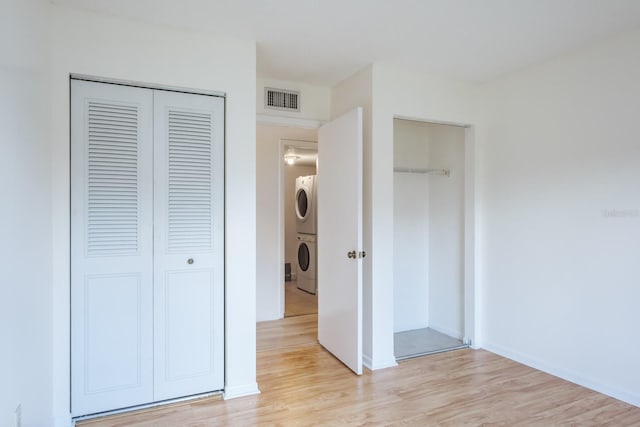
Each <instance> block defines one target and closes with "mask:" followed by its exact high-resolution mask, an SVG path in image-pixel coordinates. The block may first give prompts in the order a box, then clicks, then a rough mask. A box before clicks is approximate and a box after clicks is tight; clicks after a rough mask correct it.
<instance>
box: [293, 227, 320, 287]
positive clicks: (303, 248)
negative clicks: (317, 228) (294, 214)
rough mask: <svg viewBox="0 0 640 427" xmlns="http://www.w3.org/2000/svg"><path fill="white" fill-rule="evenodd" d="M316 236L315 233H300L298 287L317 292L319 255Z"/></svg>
mask: <svg viewBox="0 0 640 427" xmlns="http://www.w3.org/2000/svg"><path fill="white" fill-rule="evenodd" d="M316 250H317V243H316V236H315V235H313V234H300V233H299V234H298V264H297V267H298V274H297V282H298V289H302V290H303V291H306V292H309V293H310V294H314V295H315V293H316V289H317V279H316V277H317V269H316V266H317V264H318V255H317V252H316Z"/></svg>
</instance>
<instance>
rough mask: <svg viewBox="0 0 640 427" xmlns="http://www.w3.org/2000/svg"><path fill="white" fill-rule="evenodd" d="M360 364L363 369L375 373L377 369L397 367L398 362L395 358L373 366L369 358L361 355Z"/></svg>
mask: <svg viewBox="0 0 640 427" xmlns="http://www.w3.org/2000/svg"><path fill="white" fill-rule="evenodd" d="M362 364H363V365H364V367H365V368H367V369H369V370H370V371H377V370H378V369H386V368H393V367H395V366H398V362H397V361H396V359H395V358H394V359H393V360H387V361H386V362H383V363H376V364H374V363H373V361H372V360H371V357H370V356H368V355H366V354H364V355H362Z"/></svg>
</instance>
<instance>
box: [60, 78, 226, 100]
mask: <svg viewBox="0 0 640 427" xmlns="http://www.w3.org/2000/svg"><path fill="white" fill-rule="evenodd" d="M69 77H70V79H71V80H84V81H87V82H96V83H107V84H114V85H120V86H133V87H141V88H144V89H155V90H164V91H167V92H181V93H192V94H195V95H208V96H217V97H220V98H225V97H226V96H227V95H226V94H225V93H224V92H218V91H214V90H204V89H191V88H187V87H181V86H168V85H162V84H155V83H142V82H136V81H132V80H122V79H111V78H108V77H98V76H89V75H86V74H76V73H71V74H70V75H69Z"/></svg>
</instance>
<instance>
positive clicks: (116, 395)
mask: <svg viewBox="0 0 640 427" xmlns="http://www.w3.org/2000/svg"><path fill="white" fill-rule="evenodd" d="M71 108H72V110H71V382H72V384H71V391H72V413H73V415H74V416H78V415H85V414H91V413H96V412H102V411H106V410H110V409H115V408H122V407H126V406H132V405H137V404H142V403H147V402H150V401H152V400H153V311H152V307H153V258H152V256H153V235H152V233H153V222H152V221H153V215H152V213H153V199H152V196H153V192H152V185H153V165H152V160H153V151H152V150H153V141H152V135H153V133H152V132H153V123H152V120H153V93H152V91H150V90H145V89H139V88H131V87H124V86H116V85H105V84H99V83H91V82H84V81H76V80H73V81H72V99H71Z"/></svg>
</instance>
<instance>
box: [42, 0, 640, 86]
mask: <svg viewBox="0 0 640 427" xmlns="http://www.w3.org/2000/svg"><path fill="white" fill-rule="evenodd" d="M52 2H53V3H58V4H64V5H68V6H72V7H79V8H83V9H89V10H94V11H97V12H102V13H107V14H112V15H120V16H125V17H129V18H135V19H140V20H144V21H148V22H154V23H160V24H167V25H172V26H176V27H180V28H188V29H190V30H195V31H204V32H210V33H215V34H222V35H228V36H233V37H238V38H242V39H249V40H255V41H257V44H258V58H257V63H258V70H257V72H258V76H259V77H264V78H273V79H279V80H290V81H297V82H305V83H310V84H318V85H333V84H335V83H337V82H338V81H340V80H342V79H343V78H345V77H348V76H349V75H351V74H352V73H354V72H356V71H358V70H359V69H361V68H363V67H365V66H366V65H368V64H371V63H373V62H376V61H387V62H394V63H399V64H401V65H407V66H411V67H417V68H419V69H422V70H423V71H425V72H429V73H435V74H440V75H449V76H451V77H456V78H461V79H467V80H476V81H487V80H491V79H493V78H495V77H497V76H500V75H502V74H504V73H508V72H510V71H514V70H517V69H520V68H523V67H526V66H528V65H531V64H534V63H537V62H540V61H544V60H546V59H549V58H553V57H555V56H558V55H561V54H563V53H566V52H569V51H571V50H574V49H577V48H579V47H581V46H584V45H587V44H590V43H593V42H595V41H598V40H601V39H604V38H607V37H611V36H613V35H615V34H618V33H623V32H626V31H630V30H632V29H635V28H639V27H640V0H393V1H392V0H52Z"/></svg>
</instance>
